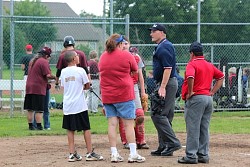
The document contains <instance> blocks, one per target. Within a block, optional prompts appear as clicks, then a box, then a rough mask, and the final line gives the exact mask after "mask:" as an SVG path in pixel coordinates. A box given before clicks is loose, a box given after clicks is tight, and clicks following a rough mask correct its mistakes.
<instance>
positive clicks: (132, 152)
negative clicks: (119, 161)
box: [129, 143, 137, 157]
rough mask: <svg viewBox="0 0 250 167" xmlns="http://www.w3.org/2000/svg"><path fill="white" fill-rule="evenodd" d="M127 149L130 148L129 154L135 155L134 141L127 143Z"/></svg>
mask: <svg viewBox="0 0 250 167" xmlns="http://www.w3.org/2000/svg"><path fill="white" fill-rule="evenodd" d="M129 149H130V155H131V156H132V157H133V156H135V155H137V152H136V144H135V143H129Z"/></svg>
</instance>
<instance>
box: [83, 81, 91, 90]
mask: <svg viewBox="0 0 250 167" xmlns="http://www.w3.org/2000/svg"><path fill="white" fill-rule="evenodd" d="M89 88H90V83H89V82H88V83H86V84H84V87H83V90H88V89H89Z"/></svg>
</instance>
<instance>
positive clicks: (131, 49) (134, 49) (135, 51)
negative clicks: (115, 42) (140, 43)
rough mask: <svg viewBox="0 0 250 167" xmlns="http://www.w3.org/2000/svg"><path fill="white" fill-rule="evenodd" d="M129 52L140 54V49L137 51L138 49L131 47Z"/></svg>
mask: <svg viewBox="0 0 250 167" xmlns="http://www.w3.org/2000/svg"><path fill="white" fill-rule="evenodd" d="M129 52H131V53H135V54H137V53H138V49H137V47H133V46H131V47H130V48H129Z"/></svg>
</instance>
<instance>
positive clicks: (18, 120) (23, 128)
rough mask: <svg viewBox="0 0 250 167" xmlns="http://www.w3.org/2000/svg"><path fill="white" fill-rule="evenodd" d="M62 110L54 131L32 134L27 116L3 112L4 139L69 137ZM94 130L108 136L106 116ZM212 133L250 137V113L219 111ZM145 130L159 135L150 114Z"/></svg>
mask: <svg viewBox="0 0 250 167" xmlns="http://www.w3.org/2000/svg"><path fill="white" fill-rule="evenodd" d="M62 117H63V114H62V111H61V110H52V112H51V116H50V121H51V130H50V131H29V130H28V124H27V119H26V115H25V114H21V113H17V112H15V116H14V117H13V118H10V117H9V113H8V112H0V137H24V136H34V135H65V134H66V131H65V130H64V129H62V128H61V125H62ZM90 122H91V131H92V133H93V134H107V127H108V125H107V124H108V123H107V119H106V118H105V117H104V116H103V115H102V114H99V113H98V114H95V115H94V114H90ZM210 125H211V127H210V132H211V133H220V134H250V128H249V127H250V112H249V111H245V112H215V113H213V115H212V119H211V124H210ZM173 128H174V130H175V132H185V131H186V130H185V128H186V126H185V121H184V114H183V113H176V114H175V117H174V121H173ZM145 129H146V133H147V134H156V130H155V127H154V125H153V123H152V121H151V118H150V116H149V113H146V120H145Z"/></svg>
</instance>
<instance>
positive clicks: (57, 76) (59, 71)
mask: <svg viewBox="0 0 250 167" xmlns="http://www.w3.org/2000/svg"><path fill="white" fill-rule="evenodd" d="M61 71H62V70H61V69H57V71H56V85H58V82H59V77H60V76H61Z"/></svg>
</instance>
